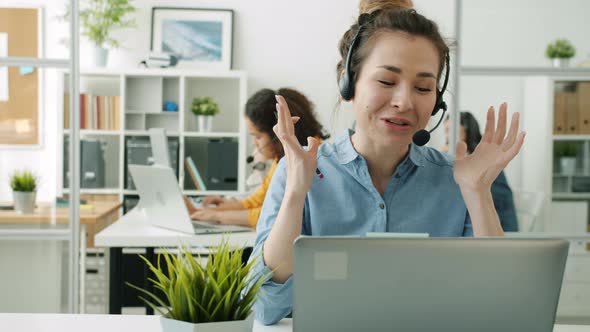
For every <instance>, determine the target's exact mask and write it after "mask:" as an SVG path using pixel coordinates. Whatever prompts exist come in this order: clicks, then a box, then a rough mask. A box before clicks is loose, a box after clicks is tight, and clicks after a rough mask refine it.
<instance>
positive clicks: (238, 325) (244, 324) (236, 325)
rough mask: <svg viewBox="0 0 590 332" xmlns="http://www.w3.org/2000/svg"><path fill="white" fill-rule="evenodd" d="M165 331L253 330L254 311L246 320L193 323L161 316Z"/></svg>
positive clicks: (221, 331)
mask: <svg viewBox="0 0 590 332" xmlns="http://www.w3.org/2000/svg"><path fill="white" fill-rule="evenodd" d="M160 324H161V325H162V331H163V332H252V327H253V326H254V312H251V313H250V315H248V317H247V318H246V319H244V320H236V321H229V322H215V323H199V324H192V323H187V322H183V321H180V320H174V319H169V318H164V317H160Z"/></svg>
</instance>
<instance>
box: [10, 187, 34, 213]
mask: <svg viewBox="0 0 590 332" xmlns="http://www.w3.org/2000/svg"><path fill="white" fill-rule="evenodd" d="M12 196H13V198H14V210H15V211H16V213H18V214H31V213H33V212H35V199H36V196H37V193H36V192H34V191H13V192H12Z"/></svg>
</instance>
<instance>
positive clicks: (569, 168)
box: [559, 157, 576, 175]
mask: <svg viewBox="0 0 590 332" xmlns="http://www.w3.org/2000/svg"><path fill="white" fill-rule="evenodd" d="M559 166H560V167H561V173H562V174H563V175H574V173H575V172H576V158H573V157H562V158H559Z"/></svg>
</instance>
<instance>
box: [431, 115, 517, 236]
mask: <svg viewBox="0 0 590 332" xmlns="http://www.w3.org/2000/svg"><path fill="white" fill-rule="evenodd" d="M460 122H461V126H460V127H459V140H460V141H463V142H465V144H467V153H469V154H471V153H473V151H475V148H476V147H477V144H479V142H480V141H481V132H480V131H479V124H478V123H477V120H476V119H475V117H474V116H473V114H471V113H469V112H461V113H460ZM449 123H450V121H449V117H448V116H447V118H446V119H445V137H446V143H445V145H443V146H442V147H441V149H440V150H441V151H442V152H445V153H447V152H449ZM492 199H493V200H494V207H495V208H496V212H498V217H499V218H500V224H501V225H502V229H503V230H504V231H505V232H517V231H518V219H517V217H516V207H515V206H514V198H513V197H512V190H511V189H510V186H509V185H508V179H506V175H505V174H504V171H502V172H500V174H499V175H498V177H497V178H496V180H494V182H493V183H492Z"/></svg>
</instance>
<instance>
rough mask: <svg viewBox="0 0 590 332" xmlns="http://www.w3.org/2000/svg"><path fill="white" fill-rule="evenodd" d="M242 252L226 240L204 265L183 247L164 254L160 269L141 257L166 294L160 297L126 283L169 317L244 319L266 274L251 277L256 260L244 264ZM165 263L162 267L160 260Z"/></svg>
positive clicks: (205, 319) (211, 320)
mask: <svg viewBox="0 0 590 332" xmlns="http://www.w3.org/2000/svg"><path fill="white" fill-rule="evenodd" d="M242 252H243V249H237V250H233V251H232V250H230V248H229V245H228V242H227V239H226V238H224V239H223V240H222V242H221V244H220V246H219V247H218V248H217V251H216V252H215V253H213V254H212V255H210V256H209V261H208V263H207V264H205V266H203V264H201V263H200V262H198V261H197V260H196V259H195V258H194V257H193V256H192V254H191V253H190V251H189V250H188V249H187V248H185V247H183V246H180V247H179V254H178V255H174V254H171V253H167V252H164V253H161V254H159V255H158V262H157V266H154V265H153V264H152V263H151V262H150V261H149V260H147V259H146V258H145V257H143V256H140V257H141V258H142V259H143V261H144V262H145V263H146V264H147V265H148V267H149V269H150V270H151V271H152V272H153V274H154V275H155V279H154V278H149V279H148V280H149V281H150V282H151V283H153V285H154V287H155V288H156V289H158V290H160V291H161V292H162V293H163V297H160V296H158V295H156V294H154V293H152V292H149V291H147V290H145V289H142V288H139V287H137V286H134V285H132V284H130V283H127V285H129V286H130V287H133V288H134V289H137V290H138V291H140V292H141V293H142V294H144V295H145V296H147V298H146V297H143V296H140V299H142V300H143V301H145V302H146V303H147V304H148V305H149V306H150V307H152V308H153V309H154V311H156V312H158V313H160V314H161V315H162V316H164V317H166V318H171V319H175V320H180V321H185V322H189V323H207V322H222V321H235V320H243V319H246V317H247V316H248V315H249V314H250V311H251V309H252V306H253V305H254V302H255V301H256V299H257V294H258V290H259V289H260V287H261V286H262V283H263V282H264V281H265V280H266V279H267V278H268V276H267V275H263V274H259V275H253V274H252V275H250V270H251V268H252V266H253V265H254V264H255V263H256V261H257V259H258V258H256V259H252V260H251V261H250V262H249V263H248V264H243V263H242ZM162 259H163V260H164V261H165V262H166V268H164V267H162V266H161V264H160V262H161V260H162Z"/></svg>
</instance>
